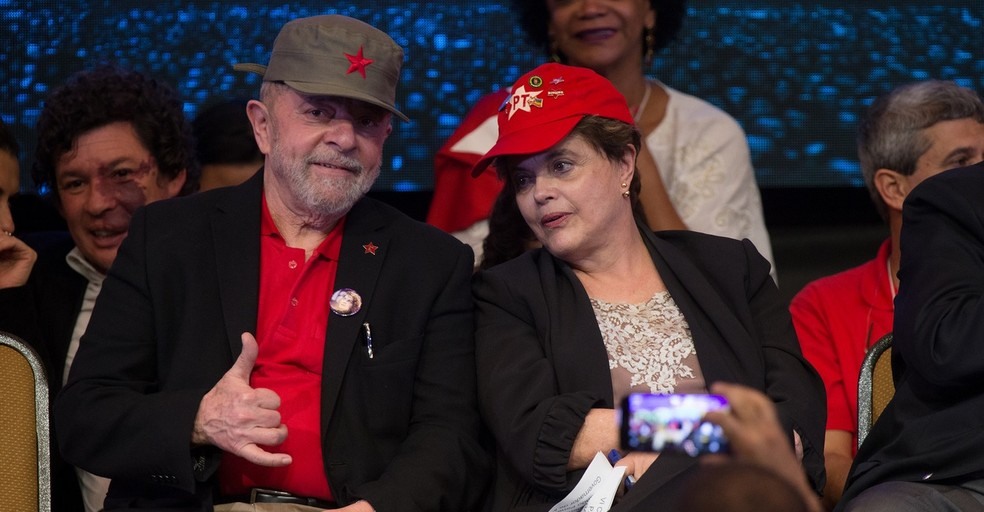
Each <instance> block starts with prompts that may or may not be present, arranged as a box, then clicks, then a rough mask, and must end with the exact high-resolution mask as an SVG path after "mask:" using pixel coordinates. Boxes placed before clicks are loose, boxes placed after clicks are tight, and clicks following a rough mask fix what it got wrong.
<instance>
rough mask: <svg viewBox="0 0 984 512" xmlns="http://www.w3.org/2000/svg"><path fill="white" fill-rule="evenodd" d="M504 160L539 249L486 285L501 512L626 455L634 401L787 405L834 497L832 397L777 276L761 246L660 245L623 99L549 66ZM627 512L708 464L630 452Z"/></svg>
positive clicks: (590, 77) (583, 75) (504, 122)
mask: <svg viewBox="0 0 984 512" xmlns="http://www.w3.org/2000/svg"><path fill="white" fill-rule="evenodd" d="M498 129H499V131H498V139H497V141H496V143H495V145H494V146H493V147H492V148H491V149H490V150H489V151H488V152H487V153H486V154H485V155H484V156H483V157H482V159H481V160H480V161H479V162H478V163H477V164H476V166H475V168H474V169H473V173H481V172H483V171H484V169H485V168H486V167H487V166H488V165H489V164H490V163H492V162H493V161H494V163H495V166H496V171H497V172H498V173H499V175H500V176H501V177H502V179H503V180H504V182H505V186H506V190H507V191H509V193H511V194H513V195H514V198H515V202H516V205H517V207H518V209H519V211H520V213H521V214H522V217H523V219H524V220H525V222H526V224H527V225H528V226H529V228H530V230H531V231H532V232H533V233H534V234H535V235H536V238H537V241H538V242H539V243H540V244H541V245H542V248H540V249H534V250H531V251H528V252H526V253H524V254H523V255H521V256H519V257H518V258H515V259H513V260H510V261H508V262H506V263H504V264H501V265H498V266H496V267H493V268H492V269H489V270H485V271H482V272H479V273H478V274H477V276H476V278H475V281H474V287H473V290H474V294H475V298H476V304H477V305H476V308H477V309H476V325H477V331H476V357H477V362H478V384H479V399H480V403H481V408H482V413H483V415H484V417H485V420H486V422H487V423H488V425H489V427H490V429H491V431H492V433H493V435H494V436H495V439H496V442H497V444H498V449H497V453H498V459H499V460H498V474H497V481H496V484H495V491H494V496H493V500H494V504H493V510H496V511H498V510H509V509H513V508H517V507H520V506H524V505H529V508H523V509H524V510H541V509H542V510H547V509H549V508H550V506H551V505H552V504H554V503H556V502H558V501H559V500H560V499H562V498H563V497H564V496H565V495H566V494H567V493H568V492H569V491H571V490H572V488H573V487H574V485H575V484H576V483H577V482H578V480H579V479H580V477H581V475H582V474H583V470H584V468H585V467H587V465H588V464H589V462H590V461H591V460H592V458H593V457H594V456H595V454H596V453H598V452H602V453H609V452H610V450H613V449H619V438H618V427H617V424H616V419H615V418H616V415H615V409H614V408H615V405H616V404H618V403H619V402H620V401H621V399H622V398H623V397H625V396H626V395H628V394H629V393H631V392H647V393H706V392H707V388H708V386H709V385H710V384H711V383H713V382H716V381H727V382H735V383H739V384H743V385H745V386H748V387H751V388H754V389H757V390H759V391H761V392H763V393H765V394H766V395H768V396H769V397H770V398H771V399H772V400H773V401H774V402H775V404H776V408H777V411H778V414H779V418H780V420H781V423H782V425H783V428H784V431H785V432H786V433H787V434H788V436H789V442H790V444H791V445H792V444H795V445H796V446H797V448H798V451H799V453H800V454H801V457H802V462H803V466H804V468H805V471H806V472H807V474H808V476H809V477H810V480H811V483H812V484H813V486H814V488H816V489H820V488H822V486H823V445H822V443H823V428H824V417H823V411H824V405H823V404H824V395H823V386H822V383H821V381H820V379H819V377H818V376H817V374H816V372H815V371H814V370H813V369H812V367H810V365H809V364H808V363H807V362H806V361H805V360H804V359H803V357H802V356H801V354H800V350H799V346H798V344H797V341H796V335H795V333H794V332H793V328H792V323H791V321H790V318H789V313H788V311H787V309H786V307H785V305H784V304H783V303H782V301H781V299H780V297H779V293H778V290H777V288H776V285H775V283H774V282H773V280H772V279H771V278H770V276H769V263H768V262H767V261H766V260H765V258H763V257H762V255H761V254H759V252H758V251H757V250H756V248H755V246H754V245H753V244H752V243H751V242H749V241H748V240H744V241H737V240H733V239H730V238H723V237H717V236H712V235H706V234H701V233H696V232H692V231H685V230H680V231H662V232H658V233H654V232H653V231H651V230H650V229H649V228H648V227H646V225H645V223H644V222H643V220H642V219H639V218H637V217H636V216H635V215H634V214H633V208H632V203H633V201H635V200H636V192H637V190H638V189H637V188H636V186H637V185H636V183H637V181H638V176H637V174H638V171H637V168H636V158H637V156H638V152H639V150H638V148H639V147H640V135H639V131H638V129H637V128H636V127H635V125H634V123H633V118H632V114H631V112H630V110H629V108H628V106H627V104H626V102H625V98H624V97H623V96H622V95H621V94H620V93H619V92H618V91H617V90H616V89H615V88H614V86H613V85H612V84H611V82H609V81H608V80H606V79H605V78H603V77H601V76H600V75H598V74H597V73H595V72H593V71H591V70H588V69H586V68H581V67H574V66H565V65H561V64H554V63H551V64H545V65H542V66H540V67H538V68H536V69H534V70H533V71H531V72H529V73H527V74H526V75H524V76H522V77H520V79H519V80H518V81H517V82H516V83H515V84H514V85H513V87H512V93H511V96H510V97H509V98H508V100H507V101H506V102H505V103H504V104H503V107H502V109H501V110H500V112H499V114H498ZM619 464H621V465H625V466H627V468H626V472H627V474H629V475H632V476H633V477H635V478H637V479H638V481H637V483H636V484H635V486H634V487H633V488H632V490H631V492H628V493H626V494H625V495H624V496H623V497H622V498H621V501H620V503H619V505H618V506H617V507H618V510H632V509H635V508H637V507H638V508H639V509H640V510H641V509H642V507H647V509H648V510H655V508H649V507H652V506H654V505H655V504H663V506H665V504H666V503H667V501H666V500H671V499H673V497H674V494H675V492H676V491H677V490H678V488H679V486H678V485H675V484H676V483H677V482H678V479H679V478H681V477H683V476H684V475H686V474H688V473H689V472H690V471H692V470H693V469H694V468H695V467H696V462H695V460H694V459H691V458H689V457H674V456H670V455H669V454H663V455H659V454H655V453H639V452H629V453H624V454H623V456H622V459H621V461H620V462H619Z"/></svg>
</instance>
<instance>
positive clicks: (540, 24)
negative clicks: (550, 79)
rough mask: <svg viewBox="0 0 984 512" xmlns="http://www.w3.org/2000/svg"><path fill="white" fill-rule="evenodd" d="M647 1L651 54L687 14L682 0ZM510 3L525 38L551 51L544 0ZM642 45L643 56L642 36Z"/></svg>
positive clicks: (677, 29) (670, 37)
mask: <svg viewBox="0 0 984 512" xmlns="http://www.w3.org/2000/svg"><path fill="white" fill-rule="evenodd" d="M649 4H650V5H652V7H653V10H654V11H656V27H655V28H656V30H655V33H654V34H653V35H654V36H655V40H654V41H653V53H654V54H655V53H659V52H660V50H662V49H663V48H666V47H667V46H668V45H669V44H670V42H672V41H673V40H674V39H676V36H677V34H678V33H679V32H680V28H681V27H682V26H683V18H684V16H686V14H687V5H686V4H687V2H686V0H649ZM512 6H513V12H515V13H516V14H517V16H518V17H519V24H520V26H521V27H523V31H524V32H526V38H527V40H528V41H529V42H530V43H532V44H534V45H536V46H540V47H542V48H543V49H544V50H545V51H546V52H547V54H548V55H549V54H550V51H551V50H550V36H549V34H548V33H547V27H548V26H549V25H550V11H549V10H548V9H547V2H546V0H512ZM642 45H643V48H642V54H643V55H645V54H646V51H647V48H646V47H645V46H646V39H645V38H643V40H642Z"/></svg>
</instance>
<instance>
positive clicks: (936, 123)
mask: <svg viewBox="0 0 984 512" xmlns="http://www.w3.org/2000/svg"><path fill="white" fill-rule="evenodd" d="M858 156H859V157H860V160H861V172H862V175H863V176H864V180H865V184H866V185H867V186H868V190H869V191H870V193H871V198H872V200H873V201H874V202H875V206H876V207H877V208H878V211H879V213H881V215H882V217H883V218H884V219H885V220H886V221H887V222H888V226H889V231H890V236H889V238H888V239H887V240H885V241H884V242H883V243H882V246H881V248H880V249H879V250H878V255H877V256H876V257H875V259H873V260H871V261H869V262H867V263H865V264H863V265H861V266H858V267H855V268H852V269H850V270H846V271H844V272H841V273H839V274H835V275H832V276H828V277H824V278H821V279H818V280H816V281H814V282H812V283H809V284H808V285H806V287H804V288H803V290H801V291H800V292H799V293H798V294H797V295H796V296H795V297H794V298H793V300H792V303H791V305H790V312H791V313H792V315H793V323H794V324H795V326H796V332H797V335H798V337H799V340H800V345H801V346H802V348H803V354H804V355H805V356H806V358H807V359H808V360H809V361H810V362H811V363H812V364H813V366H815V367H816V368H817V371H819V372H820V375H821V377H823V380H824V385H825V387H826V390H827V433H826V442H825V446H824V455H825V459H826V467H827V486H826V488H825V490H824V503H825V505H826V506H827V507H828V508H832V507H833V506H834V505H835V504H836V503H837V501H838V500H839V499H840V496H841V492H842V491H843V489H844V482H845V481H846V480H847V472H848V469H850V467H851V462H852V461H853V460H854V454H855V452H857V445H858V442H857V427H858V424H857V423H858V407H857V404H858V373H859V371H860V368H861V361H862V360H863V359H864V354H865V351H866V350H867V349H868V347H870V346H871V345H872V344H874V342H875V341H877V340H878V339H879V338H881V337H882V336H883V335H885V334H886V333H888V332H890V331H891V330H892V317H893V303H892V301H893V299H894V298H895V290H897V289H898V284H899V279H898V276H897V274H898V268H899V255H900V251H899V235H900V232H901V228H902V202H903V201H904V200H905V198H906V196H908V194H909V192H910V191H911V190H912V189H913V187H915V186H916V185H918V184H919V183H920V182H921V181H922V180H924V179H926V178H928V177H930V176H933V175H935V174H938V173H940V172H943V171H945V170H947V169H952V168H954V167H962V166H965V165H968V164H972V163H976V162H980V161H981V160H984V103H982V102H981V99H980V98H979V97H978V96H977V94H976V93H975V92H974V91H972V90H970V89H967V88H964V87H960V86H958V85H956V84H954V83H952V82H942V81H936V80H930V81H925V82H917V83H913V84H908V85H904V86H901V87H898V88H896V89H895V90H893V91H891V92H889V93H888V94H885V95H883V96H881V97H879V98H877V99H876V100H875V101H874V103H872V105H871V107H870V108H869V109H868V111H867V113H866V114H865V116H864V118H863V119H862V121H861V125H860V127H859V129H858Z"/></svg>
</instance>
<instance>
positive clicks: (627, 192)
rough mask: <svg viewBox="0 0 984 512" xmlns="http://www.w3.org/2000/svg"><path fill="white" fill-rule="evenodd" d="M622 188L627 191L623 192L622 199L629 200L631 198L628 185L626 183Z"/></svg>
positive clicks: (623, 183)
mask: <svg viewBox="0 0 984 512" xmlns="http://www.w3.org/2000/svg"><path fill="white" fill-rule="evenodd" d="M622 188H624V189H625V190H623V191H622V197H624V198H626V199H628V198H629V189H628V185H627V184H626V183H625V182H624V181H623V182H622Z"/></svg>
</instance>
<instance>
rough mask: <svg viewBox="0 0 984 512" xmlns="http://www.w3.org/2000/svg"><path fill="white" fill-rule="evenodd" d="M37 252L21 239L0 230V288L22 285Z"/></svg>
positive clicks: (32, 266)
mask: <svg viewBox="0 0 984 512" xmlns="http://www.w3.org/2000/svg"><path fill="white" fill-rule="evenodd" d="M37 260H38V253H36V252H34V249H31V248H30V247H29V246H28V245H27V244H25V243H24V241H23V240H21V239H20V238H17V237H15V236H13V235H8V234H7V233H4V232H0V288H13V287H15V286H24V285H25V284H26V283H27V278H28V277H30V275H31V269H33V268H34V262H35V261H37Z"/></svg>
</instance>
